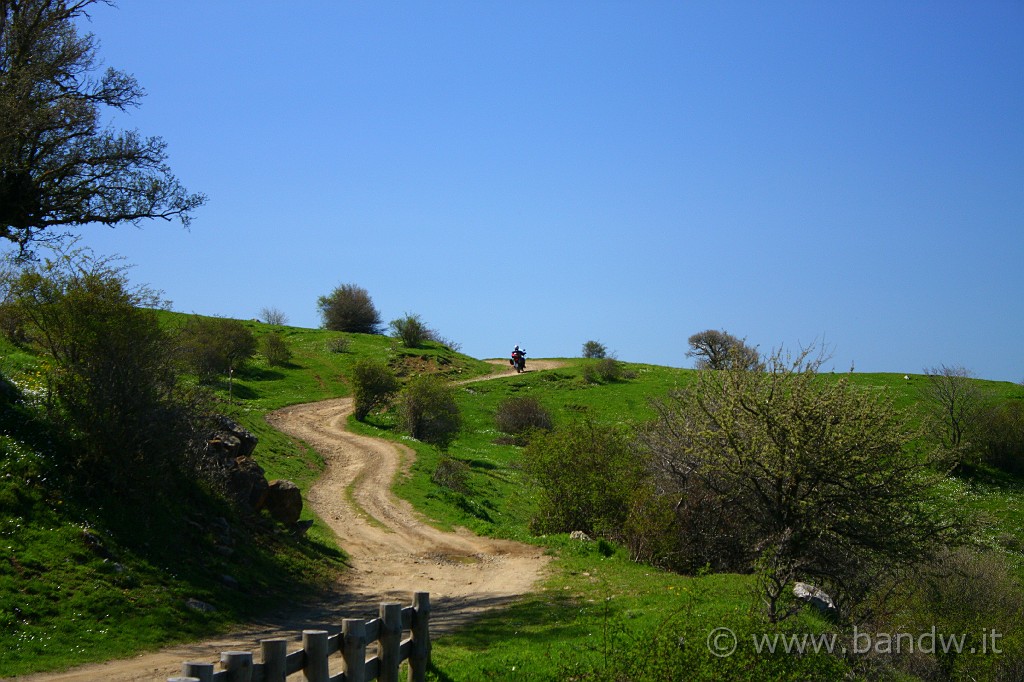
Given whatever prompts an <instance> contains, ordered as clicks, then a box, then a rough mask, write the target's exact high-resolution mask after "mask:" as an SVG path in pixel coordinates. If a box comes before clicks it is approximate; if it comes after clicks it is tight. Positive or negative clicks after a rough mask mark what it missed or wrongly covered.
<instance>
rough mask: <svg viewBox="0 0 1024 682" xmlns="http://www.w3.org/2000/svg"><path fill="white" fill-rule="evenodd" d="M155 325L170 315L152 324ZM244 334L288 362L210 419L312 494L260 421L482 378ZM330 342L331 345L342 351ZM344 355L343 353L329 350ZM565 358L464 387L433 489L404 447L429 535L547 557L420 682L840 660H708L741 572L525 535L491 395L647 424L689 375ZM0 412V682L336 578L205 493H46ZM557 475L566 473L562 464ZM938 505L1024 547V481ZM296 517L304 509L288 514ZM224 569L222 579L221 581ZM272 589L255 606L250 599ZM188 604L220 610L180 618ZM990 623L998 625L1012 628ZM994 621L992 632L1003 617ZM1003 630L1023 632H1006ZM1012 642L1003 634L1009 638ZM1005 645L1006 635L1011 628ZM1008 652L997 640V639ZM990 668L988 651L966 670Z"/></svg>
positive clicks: (324, 541)
mask: <svg viewBox="0 0 1024 682" xmlns="http://www.w3.org/2000/svg"><path fill="white" fill-rule="evenodd" d="M161 315H162V316H163V319H164V322H165V323H166V324H176V323H180V322H181V321H182V319H183V316H180V315H177V314H173V313H161ZM245 324H246V326H247V327H249V328H250V329H251V330H252V331H253V332H254V333H255V334H256V335H257V336H259V335H263V334H266V333H269V332H272V331H273V332H278V333H280V334H281V335H282V336H283V338H284V339H285V340H286V342H287V344H288V347H289V349H290V350H291V351H292V358H291V361H290V363H289V364H288V365H287V366H285V367H271V366H269V365H267V364H266V363H265V362H264V361H263V360H262V359H260V358H256V359H255V360H254V361H253V362H251V363H250V365H249V366H248V367H246V368H245V369H243V370H241V371H239V372H237V373H236V374H235V376H234V377H233V378H232V380H231V381H230V382H229V381H228V380H226V379H224V380H221V382H220V383H219V384H217V385H216V386H215V389H216V392H217V395H218V398H219V400H220V402H221V408H222V410H223V411H224V412H226V413H227V414H229V415H231V416H232V417H234V418H235V419H237V420H238V421H239V422H240V423H242V424H243V425H244V426H245V427H246V428H248V429H249V430H251V431H252V432H253V433H255V434H256V435H257V436H258V437H259V439H260V444H259V446H258V448H257V451H256V455H255V456H256V458H257V460H258V462H259V463H260V465H261V466H262V467H263V468H264V469H265V470H266V472H267V476H268V478H288V479H290V480H293V481H295V482H296V483H297V484H298V485H299V486H300V487H301V488H302V489H303V490H308V488H309V486H310V485H311V483H312V482H313V481H314V480H315V479H316V477H317V476H318V474H319V472H320V471H321V469H322V466H323V463H322V461H321V460H320V458H319V457H318V456H317V455H316V453H314V452H312V451H311V450H309V449H307V448H304V447H303V446H302V445H301V444H296V443H294V442H292V441H291V439H289V438H286V437H284V436H283V435H281V434H279V433H277V432H275V431H273V430H271V429H270V428H269V427H268V426H267V425H266V423H265V422H264V420H263V415H264V414H265V413H266V412H268V411H270V410H273V409H276V408H279V407H282V406H285V405H289V404H295V403H301V402H310V401H315V400H321V399H326V398H332V397H337V396H344V395H347V394H348V393H349V384H348V376H349V372H350V370H351V367H352V365H353V363H354V362H355V361H356V360H358V359H359V358H362V357H376V358H379V359H383V360H386V361H387V362H388V363H389V364H390V365H391V366H392V367H394V368H395V369H396V370H397V371H398V372H399V374H401V375H404V376H412V375H414V374H417V373H421V372H439V373H442V374H443V375H445V376H447V377H449V378H450V379H452V380H454V381H460V380H465V379H471V378H474V377H479V376H482V375H485V374H488V373H491V372H493V371H494V369H495V368H494V366H493V365H490V364H488V363H485V362H483V361H480V360H476V359H473V358H469V357H467V356H464V355H461V354H459V353H455V352H452V351H449V350H447V349H444V348H442V347H440V346H438V345H436V344H435V345H430V346H429V347H427V348H425V349H419V350H408V349H404V348H402V347H400V346H399V344H397V343H396V342H395V341H394V340H393V339H390V338H386V337H382V336H374V335H358V334H352V335H349V334H338V333H335V332H328V331H325V330H310V329H301V328H294V327H273V326H269V325H263V324H260V323H257V322H246V323H245ZM338 339H343V341H341V342H340V345H339V341H338ZM339 350H340V352H339ZM0 358H2V359H0V372H2V374H3V375H4V376H5V377H8V378H9V379H10V383H5V386H6V388H5V389H4V390H5V391H6V392H8V393H10V392H11V391H12V390H13V389H12V388H11V387H12V386H14V387H16V389H17V391H19V392H20V393H21V394H22V395H24V396H26V397H27V398H28V399H29V400H30V401H31V400H32V399H33V396H37V397H38V396H42V395H43V393H42V392H41V388H42V387H41V386H39V385H38V373H37V372H36V369H37V367H38V363H39V362H40V360H39V359H38V358H36V357H35V356H33V355H32V354H30V353H28V352H27V351H25V350H24V349H21V348H18V347H15V346H12V345H10V344H8V343H7V342H6V341H0ZM584 369H585V365H584V363H583V361H580V360H567V361H566V366H565V367H564V368H562V369H558V370H551V371H545V372H528V373H526V374H523V375H513V376H509V377H506V378H501V379H498V380H494V381H485V382H472V383H466V384H464V385H462V386H461V387H460V391H459V402H460V407H461V409H462V412H463V416H464V421H465V426H464V430H463V432H462V434H461V435H460V437H459V439H458V440H457V441H456V442H455V443H454V444H453V446H452V447H451V450H450V452H449V453H448V455H449V457H450V458H451V459H452V460H455V461H457V462H459V463H461V465H462V466H461V468H460V471H461V472H462V475H461V479H460V481H459V485H457V486H454V487H453V486H451V485H439V484H438V483H437V482H435V480H434V479H435V473H436V471H437V467H438V463H439V461H440V458H441V456H440V454H439V453H438V452H437V450H436V449H434V448H432V447H429V446H426V445H423V444H420V443H418V442H415V441H410V440H409V439H405V440H403V442H406V444H409V445H411V446H413V447H414V449H415V450H416V452H417V460H416V462H415V464H414V465H413V467H412V471H411V473H410V475H409V476H408V477H405V478H403V479H402V480H400V481H397V482H396V491H397V493H398V494H399V495H400V496H402V497H404V498H406V499H408V500H410V501H411V502H412V503H413V504H414V505H415V506H416V507H417V508H418V509H419V510H421V511H422V512H423V513H424V514H426V515H427V516H428V517H429V518H431V519H434V520H435V522H436V523H437V524H438V525H439V526H442V527H451V526H456V525H459V526H467V527H469V528H471V529H473V530H474V531H476V532H478V533H484V534H490V535H495V536H501V537H508V538H515V539H519V540H523V541H526V542H532V543H538V544H543V545H545V546H547V547H548V548H549V549H550V552H551V553H552V554H554V555H555V556H556V561H555V563H554V570H553V574H552V577H551V578H550V580H549V581H548V582H547V584H545V585H544V586H543V589H542V590H541V591H540V592H538V593H537V594H536V595H533V596H531V597H529V598H527V599H525V600H524V601H523V602H522V603H520V604H518V605H516V606H514V607H511V608H509V609H505V610H503V611H500V612H497V613H494V614H493V615H490V616H487V617H485V618H484V619H483V620H482V621H480V622H479V623H478V624H476V625H474V626H473V627H472V628H469V629H467V630H466V631H464V632H462V633H459V634H456V635H452V636H449V637H446V638H444V639H442V640H440V641H438V642H437V643H436V645H435V647H434V660H435V667H436V670H435V672H434V676H435V679H438V680H463V679H482V678H484V677H485V676H488V677H495V678H497V679H523V680H533V679H676V678H674V677H673V676H672V675H673V674H677V673H673V671H679V670H686V671H689V673H690V674H691V675H692V678H693V679H766V678H773V679H794V680H795V679H813V678H818V679H828V678H831V677H834V676H841V675H842V674H843V673H844V671H845V670H846V669H847V666H846V664H845V663H843V662H842V661H841V660H840V659H838V658H836V657H832V656H829V655H827V654H825V653H820V654H810V655H801V656H791V655H773V656H769V655H761V654H758V653H757V652H756V651H753V650H752V648H751V647H750V646H741V647H739V648H738V649H737V651H736V653H735V654H734V655H732V656H729V657H726V658H719V657H716V656H713V655H711V654H710V653H709V651H708V648H707V645H706V640H707V637H708V635H709V633H710V632H712V631H713V630H714V628H717V627H729V628H730V629H731V630H732V631H733V632H735V633H738V635H739V636H740V637H741V641H743V640H742V638H743V637H745V636H747V635H752V634H754V633H757V632H759V630H758V628H759V627H760V628H763V624H760V623H759V621H758V620H757V618H756V616H755V613H754V608H753V607H754V606H755V604H754V597H753V596H752V579H751V578H750V577H749V576H742V575H701V576H693V577H688V576H680V575H675V574H671V573H666V572H663V571H660V570H657V569H654V568H652V567H649V566H644V565H641V564H636V563H633V562H631V561H630V560H629V557H628V556H627V553H626V552H625V551H624V550H623V549H622V548H619V547H616V546H613V545H611V544H609V543H605V542H600V543H579V542H576V541H572V540H569V539H568V538H567V537H565V536H552V537H535V536H533V535H531V533H530V531H529V519H530V516H531V514H532V513H533V511H534V510H535V506H536V498H535V495H534V493H533V491H532V490H531V488H530V486H529V484H528V483H527V481H526V480H525V479H524V477H523V475H522V472H521V470H520V468H519V465H518V458H519V452H520V451H519V448H517V447H516V446H514V445H509V444H503V442H502V439H501V438H499V435H500V434H498V432H497V430H496V428H495V425H494V412H495V410H496V408H497V405H498V403H499V402H501V401H502V400H503V399H505V398H507V397H510V396H524V395H528V396H533V397H536V398H537V399H538V400H539V401H540V402H541V403H542V404H543V405H544V406H545V407H546V408H547V409H548V410H549V411H550V412H551V413H552V414H553V416H554V419H555V421H556V423H566V422H568V421H570V420H573V419H576V418H579V416H580V415H582V414H586V415H588V416H589V417H590V418H592V419H595V420H598V421H602V422H607V423H622V424H635V423H638V422H640V421H642V420H644V419H646V418H649V417H650V416H652V412H651V408H650V406H649V400H650V399H651V398H652V397H659V396H663V395H665V393H666V392H667V391H669V390H671V389H672V388H675V387H679V386H682V385H685V384H686V383H687V382H689V381H690V380H691V379H692V377H693V372H691V371H689V370H679V369H671V368H665V367H657V366H649V365H637V364H627V365H626V369H627V374H626V378H623V379H621V380H617V381H610V382H597V383H594V382H592V381H588V380H587V378H585V376H584V375H585V371H584ZM923 380H924V379H923V378H922V377H919V376H912V377H910V379H909V380H908V379H904V377H903V375H899V376H897V375H885V374H855V375H853V381H854V382H856V383H857V384H860V385H863V386H865V387H867V388H870V389H872V390H879V391H887V392H889V393H891V394H892V395H893V396H894V397H895V399H896V402H897V404H899V405H901V406H903V407H906V408H909V409H914V408H915V406H916V405H917V402H918V400H919V395H920V393H919V387H920V385H921V383H922V381H923ZM980 383H981V384H982V385H984V387H985V388H986V389H988V390H990V391H991V392H992V393H993V394H994V395H997V396H998V399H1000V400H1024V388H1022V387H1020V386H1017V385H1014V384H1008V383H1000V382H980ZM3 408H4V412H3V415H2V417H0V447H2V451H3V455H2V461H0V552H3V556H4V560H2V561H0V620H2V621H3V623H2V625H3V627H2V630H0V676H9V675H13V674H18V673H24V672H29V671H33V670H44V669H51V668H55V667H61V666H67V665H73V664H76V663H81V662H85V661H90V660H96V659H99V658H105V657H110V656H116V655H125V654H128V653H130V652H133V651H136V650H139V649H145V648H152V647H156V646H160V645H165V644H167V643H169V642H172V641H176V640H183V639H189V638H195V637H201V636H204V635H206V634H209V633H211V632H215V631H218V630H221V629H224V628H228V627H230V626H231V625H232V624H233V623H237V622H241V621H244V620H246V619H248V618H251V617H253V616H254V615H257V610H258V609H260V608H268V607H271V606H272V605H273V600H274V599H278V600H281V599H286V598H287V597H288V596H289V594H291V593H292V592H294V591H299V592H306V593H308V592H310V591H314V590H317V589H321V588H323V587H324V586H325V585H327V584H329V583H330V582H331V581H333V580H335V579H336V578H337V577H338V576H339V575H340V574H341V573H342V572H343V558H344V554H343V551H344V548H339V547H336V546H335V544H334V541H333V538H332V537H330V534H329V532H327V531H326V530H325V529H324V527H323V526H322V525H320V524H318V523H317V524H315V525H314V526H313V528H312V529H311V531H310V532H309V534H308V535H307V536H305V537H297V536H294V535H292V534H290V533H287V532H285V531H284V529H282V528H280V527H277V526H275V524H274V523H273V522H272V521H270V520H269V519H266V518H264V519H262V520H261V521H260V523H258V524H256V525H255V526H252V525H251V524H249V525H247V524H246V523H245V522H243V521H241V520H239V519H237V518H234V517H232V516H231V512H230V510H228V509H227V508H225V507H224V506H223V505H222V504H221V503H219V502H217V500H216V498H215V497H214V496H212V495H210V494H209V493H208V492H206V491H202V490H193V491H189V492H188V494H186V495H183V496H182V497H181V498H180V504H179V505H178V506H172V507H168V508H166V509H164V510H163V511H162V512H161V513H159V514H157V515H153V516H150V517H146V518H139V517H138V515H137V514H132V510H131V508H130V507H126V505H125V504H123V503H120V502H119V501H118V500H109V499H107V500H96V499H79V498H77V497H76V496H75V495H74V491H69V490H67V489H66V488H63V487H62V486H61V485H60V484H58V483H55V482H54V481H59V479H60V476H59V475H58V474H59V470H60V461H59V453H60V447H61V445H60V443H54V442H53V440H52V434H49V433H47V431H46V429H45V426H44V425H41V424H40V423H39V422H38V421H34V420H32V419H30V414H31V410H30V409H28V408H27V407H25V406H16V405H15V404H13V403H10V402H6V403H5V404H4V405H3ZM396 422H397V420H396V418H395V417H394V416H393V415H389V414H374V415H372V416H371V418H370V419H369V420H368V422H367V423H363V424H360V423H357V422H355V421H352V422H351V424H350V426H351V428H353V429H354V430H359V431H361V432H364V433H368V434H372V435H376V436H379V437H384V438H401V436H400V435H399V433H398V430H397V428H396V427H397V423H396ZM567 464H569V465H571V463H567ZM949 492H950V499H951V500H955V503H956V504H960V505H965V506H968V507H970V508H972V509H974V510H976V511H978V512H979V513H981V514H982V515H983V516H984V521H985V526H984V534H986V537H988V539H989V540H988V541H989V542H990V544H991V545H992V546H993V547H996V548H998V549H999V551H1001V552H1003V553H1005V554H1006V555H1007V556H1010V557H1011V558H1012V559H1013V560H1014V561H1016V562H1017V563H1016V564H1015V565H1016V568H1017V571H1018V573H1020V567H1021V554H1020V552H1021V548H1022V546H1024V518H1022V513H1021V511H1020V509H1021V501H1022V500H1024V483H1022V481H1021V480H1019V479H1017V478H1014V477H1012V476H1009V475H1006V474H1002V473H999V472H997V471H994V470H988V469H982V470H979V471H977V472H975V474H974V475H973V476H971V477H970V478H962V479H955V480H951V481H949ZM304 514H305V515H306V517H307V518H309V514H310V512H309V511H308V510H307V511H305V512H304ZM217 517H225V518H227V519H228V523H229V525H230V528H231V532H232V533H233V534H234V535H235V536H236V542H235V543H234V545H233V551H232V552H231V553H230V555H224V554H219V553H217V551H216V550H215V545H216V543H215V539H216V538H215V537H213V533H212V531H211V525H210V524H211V521H212V520H213V519H216V518H217ZM225 576H228V577H229V578H230V579H226V578H225ZM256 590H258V591H259V593H260V594H269V595H271V596H272V599H271V600H270V601H269V602H266V603H262V604H260V605H258V606H257V605H255V604H254V603H253V602H254V600H252V599H251V596H250V595H251V594H252V593H253V592H254V591H256ZM189 599H193V600H199V601H201V602H204V603H207V604H211V605H213V606H215V607H216V610H215V611H200V610H195V609H191V608H188V607H187V606H186V602H187V601H188V600H189ZM1011 625H1012V624H1006V630H1007V631H1008V632H1009V631H1010V630H1012V628H1011V627H1010V626H1011ZM1000 626H1002V625H1001V624H1000ZM788 627H790V628H794V629H795V630H794V631H797V632H804V633H806V632H810V633H828V632H830V629H829V628H830V625H829V623H827V622H826V621H824V620H822V619H820V618H818V617H816V616H813V615H805V616H801V617H800V619H799V620H797V621H794V622H793V623H791V624H790V625H789V626H788ZM1017 627H1018V629H1019V624H1018V625H1017ZM1018 635H1019V633H1018ZM1018 639H1019V636H1018ZM1007 641H1008V642H1009V641H1010V639H1007ZM979 660H980V661H981V663H979V664H978V665H976V666H975V668H976V669H983V667H984V666H983V665H982V664H986V663H988V664H991V661H992V660H994V659H993V658H992V657H991V656H989V657H988V658H986V659H979Z"/></svg>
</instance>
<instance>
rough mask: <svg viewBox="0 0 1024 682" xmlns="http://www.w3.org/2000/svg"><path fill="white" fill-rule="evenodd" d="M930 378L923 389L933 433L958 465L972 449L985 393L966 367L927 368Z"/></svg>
mask: <svg viewBox="0 0 1024 682" xmlns="http://www.w3.org/2000/svg"><path fill="white" fill-rule="evenodd" d="M925 375H926V376H927V377H928V382H927V383H926V384H925V387H924V389H923V390H922V394H923V398H924V404H925V408H926V410H927V412H928V425H929V427H930V431H931V434H932V437H933V438H934V439H935V440H936V441H937V442H938V443H939V445H940V446H941V447H942V448H943V449H944V450H945V451H946V453H947V455H948V457H947V459H949V460H951V461H950V464H951V465H952V466H954V467H956V466H959V465H960V464H961V463H962V462H963V460H964V459H965V457H966V456H967V454H968V452H969V450H970V449H971V443H970V442H969V440H970V436H971V434H972V431H973V430H974V429H975V428H976V426H977V422H978V421H979V418H980V416H981V413H982V410H983V408H984V406H985V396H984V394H983V393H982V391H981V389H980V388H978V385H977V383H975V381H974V379H973V378H972V377H971V372H970V371H969V370H967V369H965V368H964V367H961V366H954V367H947V366H946V365H940V366H939V367H933V368H931V369H929V370H925Z"/></svg>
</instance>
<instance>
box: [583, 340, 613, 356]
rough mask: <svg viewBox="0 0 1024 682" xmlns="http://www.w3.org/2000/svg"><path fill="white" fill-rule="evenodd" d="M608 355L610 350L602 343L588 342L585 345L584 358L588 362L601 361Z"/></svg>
mask: <svg viewBox="0 0 1024 682" xmlns="http://www.w3.org/2000/svg"><path fill="white" fill-rule="evenodd" d="M607 355H608V349H607V348H605V346H604V344H602V343H598V342H597V341H587V342H586V343H584V344H583V357H584V358H587V359H588V360H600V359H601V358H603V357H605V356H607Z"/></svg>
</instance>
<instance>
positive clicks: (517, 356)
mask: <svg viewBox="0 0 1024 682" xmlns="http://www.w3.org/2000/svg"><path fill="white" fill-rule="evenodd" d="M508 364H510V365H512V366H513V367H514V368H515V370H516V372H525V371H526V353H523V352H519V353H512V357H510V358H509V359H508Z"/></svg>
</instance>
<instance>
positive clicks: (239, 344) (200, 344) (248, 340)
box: [179, 317, 257, 379]
mask: <svg viewBox="0 0 1024 682" xmlns="http://www.w3.org/2000/svg"><path fill="white" fill-rule="evenodd" d="M179 336H180V339H181V351H182V354H183V356H184V357H185V360H186V362H187V363H188V365H189V366H190V367H191V368H192V370H194V371H195V372H196V373H197V374H199V376H201V377H203V378H206V379H209V378H212V377H214V376H216V375H218V374H230V373H231V372H232V371H233V370H236V369H238V368H240V367H241V366H242V365H243V364H244V363H245V361H246V360H248V359H249V358H251V357H252V356H253V355H254V354H255V353H256V348H257V343H256V337H255V336H253V333H252V332H251V331H249V329H248V328H247V327H246V326H245V325H244V324H242V323H241V322H240V321H238V320H229V319H226V318H223V317H193V318H191V319H189V320H188V322H186V323H185V325H184V326H183V327H182V328H181V332H180V334H179Z"/></svg>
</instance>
